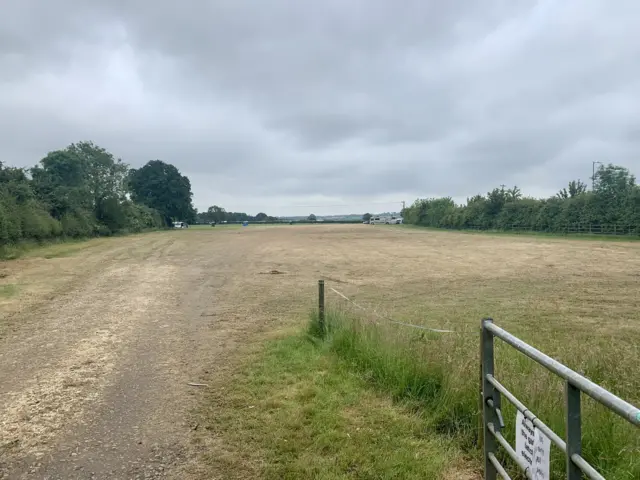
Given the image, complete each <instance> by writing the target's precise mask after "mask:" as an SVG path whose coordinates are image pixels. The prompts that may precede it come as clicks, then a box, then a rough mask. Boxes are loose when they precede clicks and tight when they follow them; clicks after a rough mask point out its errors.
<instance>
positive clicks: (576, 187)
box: [556, 180, 587, 200]
mask: <svg viewBox="0 0 640 480" xmlns="http://www.w3.org/2000/svg"><path fill="white" fill-rule="evenodd" d="M586 192H587V184H586V183H583V182H581V181H580V180H571V181H570V182H569V186H568V187H567V188H563V189H562V190H560V191H559V192H558V193H556V197H558V198H560V199H562V200H566V199H567V198H573V197H577V196H578V195H582V194H583V193H586Z"/></svg>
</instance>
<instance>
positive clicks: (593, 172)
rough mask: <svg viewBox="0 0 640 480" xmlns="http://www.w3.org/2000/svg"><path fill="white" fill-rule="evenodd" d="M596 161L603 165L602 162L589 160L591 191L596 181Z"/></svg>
mask: <svg viewBox="0 0 640 480" xmlns="http://www.w3.org/2000/svg"><path fill="white" fill-rule="evenodd" d="M596 163H599V164H600V165H603V163H602V162H596V161H594V162H591V191H593V186H594V184H595V182H596Z"/></svg>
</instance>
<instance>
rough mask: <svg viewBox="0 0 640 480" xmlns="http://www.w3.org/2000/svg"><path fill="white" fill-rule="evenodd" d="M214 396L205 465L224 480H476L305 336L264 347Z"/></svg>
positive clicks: (417, 424)
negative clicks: (213, 440)
mask: <svg viewBox="0 0 640 480" xmlns="http://www.w3.org/2000/svg"><path fill="white" fill-rule="evenodd" d="M212 395H213V398H210V399H209V400H210V402H209V403H208V412H207V415H206V418H207V425H205V428H206V429H208V430H213V431H214V432H215V434H216V436H218V437H219V439H220V441H219V442H218V445H217V446H216V448H214V449H213V450H212V451H211V454H210V455H209V458H208V459H207V461H208V463H209V464H210V466H212V467H213V470H214V471H216V472H221V473H222V474H223V478H256V477H261V478H268V479H300V478H309V479H311V478H313V479H342V478H353V479H365V478H371V479H373V478H376V479H387V478H388V479H392V478H394V479H395V478H403V479H424V478H430V479H450V480H454V479H456V480H461V479H476V478H478V472H477V471H473V470H469V466H468V462H467V461H466V459H465V456H464V454H462V453H461V451H460V449H459V448H458V447H457V446H456V444H455V442H454V441H452V440H451V439H450V438H446V437H444V436H441V435H435V434H434V433H433V432H432V431H429V430H428V429H427V428H426V425H425V422H424V420H423V419H422V418H421V416H419V415H416V414H415V413H414V412H413V411H412V410H411V409H408V408H406V407H405V406H402V405H398V404H394V402H393V401H392V400H391V398H390V397H389V395H387V394H386V393H384V392H378V391H376V390H375V389H372V388H370V385H369V382H368V380H367V378H365V377H363V376H361V375H359V374H356V373H355V372H354V371H353V370H352V369H351V368H350V365H349V364H348V363H346V362H344V361H341V360H340V359H339V358H338V357H336V356H335V355H334V354H333V353H332V352H331V349H330V348H329V346H328V344H325V343H323V342H317V341H313V340H312V339H311V338H310V337H308V336H305V335H295V336H292V337H288V338H285V339H281V340H277V341H272V342H270V343H269V344H268V345H267V347H266V348H265V350H264V351H263V352H262V353H261V354H259V356H258V357H257V358H254V359H253V361H252V362H251V364H249V365H247V366H246V368H245V369H244V370H243V371H242V372H241V373H239V374H237V375H236V376H235V378H234V379H233V382H232V383H231V385H230V386H229V387H228V388H224V389H218V388H215V389H214V392H213V393H212Z"/></svg>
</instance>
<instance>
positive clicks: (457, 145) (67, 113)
mask: <svg viewBox="0 0 640 480" xmlns="http://www.w3.org/2000/svg"><path fill="white" fill-rule="evenodd" d="M1 8H2V14H1V15H0V62H1V63H0V160H2V161H3V162H6V163H8V164H13V165H17V166H31V165H33V164H35V163H36V162H37V161H39V160H40V158H42V157H43V156H44V155H45V154H46V153H47V152H48V151H50V150H54V149H57V148H62V147H64V146H66V145H67V144H69V143H71V142H77V141H80V140H92V141H94V142H95V143H97V144H99V145H100V146H103V147H105V148H107V149H108V150H110V151H111V152H113V153H114V154H115V155H116V156H119V157H121V158H123V160H125V161H126V162H128V163H129V164H131V165H132V166H134V167H138V166H141V165H143V164H144V163H145V162H146V161H148V160H150V159H156V158H159V159H162V160H164V161H167V162H170V163H173V164H174V165H176V166H177V167H178V168H179V169H180V170H181V171H182V173H183V174H186V175H187V176H188V177H189V178H190V179H191V184H192V186H193V191H194V203H195V205H196V207H198V209H200V210H202V209H206V207H208V206H209V205H212V204H218V205H221V206H223V207H225V208H227V210H240V211H248V212H249V213H256V212H258V211H266V212H267V213H269V214H275V215H278V214H298V213H301V214H308V213H311V212H314V213H316V214H327V213H345V212H362V211H383V210H388V209H399V206H398V205H399V204H398V203H392V202H399V201H401V200H406V201H407V202H411V201H413V200H414V199H415V198H417V197H425V196H445V195H447V196H452V197H454V198H455V199H456V200H459V201H463V200H464V199H465V198H466V197H467V196H471V195H473V194H476V193H484V192H486V191H487V190H489V189H491V188H492V187H494V186H497V185H500V184H506V185H514V184H517V185H518V186H520V188H521V189H522V190H523V192H524V193H525V194H528V195H533V196H546V195H551V194H553V193H554V192H555V191H557V190H558V189H559V188H560V187H562V186H564V185H565V184H566V183H567V182H568V181H569V180H571V179H576V178H581V179H583V180H585V181H588V178H589V177H590V175H591V167H592V164H591V162H592V161H594V160H597V161H603V162H614V163H617V164H620V165H624V166H626V167H628V168H630V169H631V170H632V172H634V173H636V174H640V155H639V147H640V2H638V0H616V1H611V0H609V1H607V0H602V1H596V0H541V1H520V0H481V1H478V0H467V1H464V0H447V1H443V0H395V1H393V0H323V1H318V0H314V1H310V0H309V1H307V0H192V1H189V0H182V1H181V2H178V1H169V0H138V1H136V0H104V1H100V0H6V1H4V2H2V7H1ZM385 202H386V203H385ZM295 205H305V207H294V206H295ZM306 205H314V206H315V205H326V206H324V207H317V208H316V207H313V208H312V207H306ZM342 205H348V206H342Z"/></svg>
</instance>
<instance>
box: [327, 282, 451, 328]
mask: <svg viewBox="0 0 640 480" xmlns="http://www.w3.org/2000/svg"><path fill="white" fill-rule="evenodd" d="M329 290H331V291H332V292H333V293H335V294H336V295H339V296H340V297H342V298H343V299H345V300H346V301H347V302H349V303H352V304H353V305H354V306H356V307H357V308H359V309H360V310H362V311H365V312H369V313H372V314H373V315H375V316H376V317H378V318H379V319H380V320H384V321H385V322H387V323H393V324H396V325H403V326H405V327H411V328H418V329H420V330H427V331H429V332H436V333H459V332H456V331H455V330H442V329H440V328H429V327H425V326H422V325H414V324H412V323H405V322H398V321H397V320H394V319H393V318H391V317H388V316H386V315H381V314H379V313H378V312H376V311H375V310H370V309H368V308H365V307H363V306H362V305H359V304H357V303H356V302H354V301H353V300H351V299H350V298H349V297H347V296H346V295H345V294H344V293H341V292H339V291H338V290H336V289H335V288H333V287H329Z"/></svg>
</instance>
